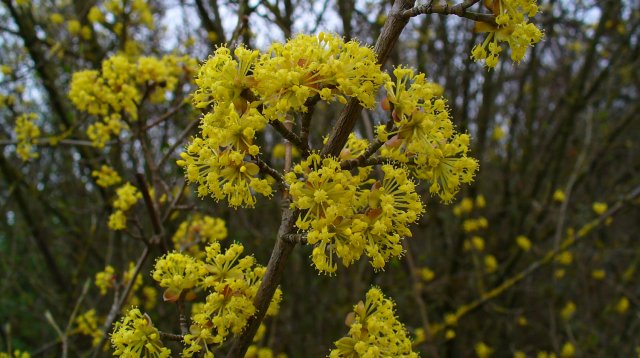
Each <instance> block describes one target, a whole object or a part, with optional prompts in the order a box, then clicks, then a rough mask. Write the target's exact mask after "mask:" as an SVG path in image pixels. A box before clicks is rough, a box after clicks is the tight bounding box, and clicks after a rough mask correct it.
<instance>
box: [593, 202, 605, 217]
mask: <svg viewBox="0 0 640 358" xmlns="http://www.w3.org/2000/svg"><path fill="white" fill-rule="evenodd" d="M591 208H592V209H593V212H594V213H596V214H598V215H602V214H604V212H605V211H607V208H608V206H607V203H602V202H598V201H596V202H595V203H593V205H592V206H591Z"/></svg>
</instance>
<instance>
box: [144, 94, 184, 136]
mask: <svg viewBox="0 0 640 358" xmlns="http://www.w3.org/2000/svg"><path fill="white" fill-rule="evenodd" d="M187 104H188V102H185V101H183V100H180V104H178V105H175V106H173V107H171V108H169V110H168V111H166V112H165V113H164V114H162V115H161V116H160V117H158V118H156V119H155V120H154V121H152V122H151V123H149V124H147V125H146V126H144V127H143V128H142V130H144V131H146V130H148V129H151V128H153V127H155V126H157V125H158V124H161V123H162V122H164V121H166V120H167V119H169V118H171V116H173V115H174V114H176V112H178V111H179V110H180V109H181V108H182V107H185V106H186V105H187Z"/></svg>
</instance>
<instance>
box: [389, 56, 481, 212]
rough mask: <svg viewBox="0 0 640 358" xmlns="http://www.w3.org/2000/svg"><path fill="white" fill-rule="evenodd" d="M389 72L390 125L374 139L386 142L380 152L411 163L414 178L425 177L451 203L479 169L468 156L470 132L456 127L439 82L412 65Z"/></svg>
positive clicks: (430, 188) (476, 163)
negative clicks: (463, 131)
mask: <svg viewBox="0 0 640 358" xmlns="http://www.w3.org/2000/svg"><path fill="white" fill-rule="evenodd" d="M393 74H394V75H395V77H396V81H395V82H392V81H389V82H387V83H386V84H385V89H386V91H387V100H388V102H389V109H390V110H391V109H392V108H391V106H392V107H393V110H392V117H393V119H394V125H393V128H392V129H389V126H384V125H381V126H379V127H378V130H377V135H378V139H379V140H383V141H386V143H385V145H384V146H383V148H382V150H381V155H382V156H383V157H385V158H389V159H393V160H396V161H399V162H401V163H406V164H410V165H411V167H412V171H413V174H414V175H415V176H416V177H417V178H419V179H425V180H428V181H429V183H430V187H429V191H430V192H431V193H432V194H437V195H438V196H440V198H441V199H442V201H444V202H451V201H452V200H453V198H454V196H455V194H456V193H457V192H458V190H459V189H460V184H462V183H469V182H471V181H472V180H473V176H474V174H475V172H476V170H477V169H478V162H477V161H476V160H475V159H473V158H471V157H468V156H467V152H468V150H469V147H468V146H469V136H468V135H467V134H459V133H457V132H456V131H455V128H454V125H453V123H452V122H451V119H450V117H449V111H448V109H447V107H446V103H445V101H444V99H442V98H441V97H439V96H440V95H441V94H442V88H441V87H440V86H438V85H436V84H433V83H430V82H428V81H426V80H425V77H424V74H415V73H414V72H413V70H412V69H408V68H403V67H398V68H396V69H395V70H394V71H393Z"/></svg>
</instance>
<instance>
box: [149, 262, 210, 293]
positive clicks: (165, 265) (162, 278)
mask: <svg viewBox="0 0 640 358" xmlns="http://www.w3.org/2000/svg"><path fill="white" fill-rule="evenodd" d="M201 268H202V267H201V263H200V262H198V261H196V260H195V259H194V258H193V257H191V256H187V255H184V254H181V253H178V252H171V253H168V254H166V255H164V256H162V257H161V258H159V259H158V261H156V264H155V267H154V270H153V273H152V274H151V276H152V277H153V279H154V280H156V281H157V282H158V283H159V284H160V287H165V288H166V290H165V292H164V295H163V298H164V300H165V301H176V300H178V298H179V297H180V295H181V294H182V293H183V291H185V290H188V289H191V288H193V287H195V286H196V284H197V283H198V280H199V278H200V275H199V271H200V270H201Z"/></svg>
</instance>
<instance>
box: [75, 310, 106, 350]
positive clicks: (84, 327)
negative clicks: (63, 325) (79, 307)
mask: <svg viewBox="0 0 640 358" xmlns="http://www.w3.org/2000/svg"><path fill="white" fill-rule="evenodd" d="M74 323H75V330H74V333H77V334H81V335H85V336H89V337H91V344H92V345H93V346H94V347H95V346H97V345H98V344H99V343H100V340H101V339H102V335H103V332H102V330H101V329H100V327H99V324H98V316H97V314H96V310H95V309H90V310H88V311H86V312H85V313H82V314H80V315H78V317H76V319H75V322H74Z"/></svg>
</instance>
